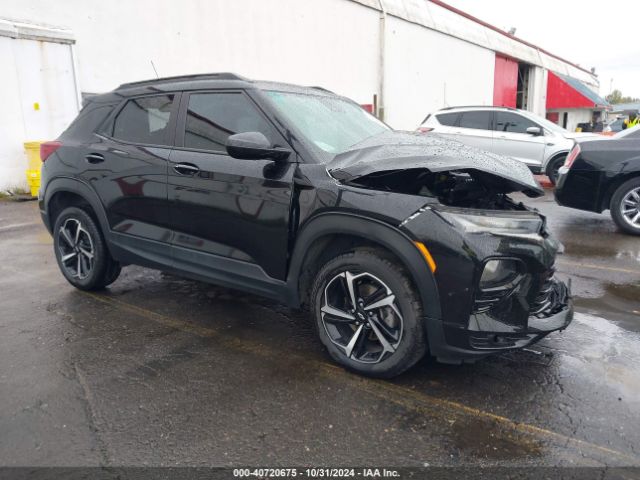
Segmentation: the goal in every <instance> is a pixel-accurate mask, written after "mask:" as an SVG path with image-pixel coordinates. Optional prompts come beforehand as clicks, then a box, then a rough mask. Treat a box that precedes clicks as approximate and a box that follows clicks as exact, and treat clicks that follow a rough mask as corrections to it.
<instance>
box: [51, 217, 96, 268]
mask: <svg viewBox="0 0 640 480" xmlns="http://www.w3.org/2000/svg"><path fill="white" fill-rule="evenodd" d="M58 252H59V254H60V263H61V264H62V266H63V268H64V269H65V270H66V271H67V273H68V274H69V275H70V276H71V277H75V278H78V279H80V280H84V279H85V278H87V277H88V276H89V275H91V271H92V270H93V265H94V257H95V252H94V248H93V240H92V239H91V235H90V234H89V232H88V231H87V230H86V229H85V228H84V227H83V226H82V224H81V223H80V221H79V220H77V219H75V218H68V219H67V220H66V221H65V222H64V224H62V226H61V227H60V230H58Z"/></svg>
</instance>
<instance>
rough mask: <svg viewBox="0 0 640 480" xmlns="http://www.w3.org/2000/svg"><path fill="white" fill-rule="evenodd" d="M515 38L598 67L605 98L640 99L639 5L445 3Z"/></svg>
mask: <svg viewBox="0 0 640 480" xmlns="http://www.w3.org/2000/svg"><path fill="white" fill-rule="evenodd" d="M444 2H445V3H448V4H449V5H451V6H453V7H456V8H458V9H460V10H463V11H465V12H467V13H469V14H471V15H473V16H475V17H477V18H479V19H481V20H484V21H485V22H488V23H490V24H492V25H494V26H496V27H499V28H502V29H504V30H509V29H510V28H516V34H515V35H516V37H519V38H521V39H523V40H527V41H528V42H531V43H534V44H536V45H538V46H539V47H541V48H543V49H545V50H547V51H549V52H551V53H553V54H555V55H558V56H560V57H563V58H565V59H566V60H569V61H570V62H572V63H577V64H579V65H580V66H581V67H584V68H586V69H587V70H588V69H590V68H591V67H595V68H596V74H597V75H598V79H599V80H600V93H601V94H602V95H603V96H604V95H607V94H608V93H610V92H611V90H612V87H613V89H618V90H621V91H622V93H623V95H625V96H632V97H638V98H640V1H639V0H626V1H611V0H610V1H608V2H603V1H602V0H535V1H532V2H527V1H524V0H444Z"/></svg>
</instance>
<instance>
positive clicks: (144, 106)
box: [113, 95, 173, 145]
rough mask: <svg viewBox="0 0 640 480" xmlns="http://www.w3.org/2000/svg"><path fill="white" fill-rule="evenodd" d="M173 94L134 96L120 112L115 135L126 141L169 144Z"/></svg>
mask: <svg viewBox="0 0 640 480" xmlns="http://www.w3.org/2000/svg"><path fill="white" fill-rule="evenodd" d="M172 108H173V95H154V96H149V97H140V98H133V99H131V100H129V101H128V102H127V103H126V104H125V106H124V107H123V108H122V110H120V112H118V115H116V118H115V120H114V122H113V137H114V138H116V139H118V140H122V141H125V142H131V143H142V144H147V145H168V144H169V142H168V135H167V134H168V125H169V119H170V117H171V110H172Z"/></svg>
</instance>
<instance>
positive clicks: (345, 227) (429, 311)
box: [287, 212, 441, 319]
mask: <svg viewBox="0 0 640 480" xmlns="http://www.w3.org/2000/svg"><path fill="white" fill-rule="evenodd" d="M332 245H334V246H338V248H337V249H336V250H334V251H335V252H336V254H337V253H338V252H339V250H340V248H339V247H340V246H345V247H347V248H348V247H349V246H353V245H356V246H372V247H378V248H383V249H385V250H386V251H388V252H389V254H390V255H392V256H393V257H395V259H397V260H398V261H399V262H400V263H401V264H402V266H403V267H404V268H405V269H406V270H407V272H408V273H409V275H410V276H411V279H412V280H413V283H414V285H415V286H416V288H417V290H418V294H419V295H420V299H421V301H422V305H423V311H424V314H425V316H426V317H429V318H432V319H440V318H441V312H440V301H439V296H438V289H437V285H436V282H435V278H434V276H433V274H432V272H431V271H430V270H429V267H428V265H427V263H426V262H425V260H424V258H423V257H422V255H421V254H420V252H419V251H418V249H417V248H416V247H415V246H414V245H413V242H412V241H411V239H410V238H409V237H408V236H407V235H405V234H404V233H402V232H401V231H400V230H398V229H396V228H394V227H392V226H390V225H388V224H386V223H383V222H381V221H378V220H374V219H371V218H368V217H363V216H360V215H356V214H349V213H337V212H334V213H326V214H320V215H318V216H316V217H314V218H313V219H312V220H309V221H308V222H307V223H306V224H305V225H304V226H303V228H302V229H301V231H300V233H299V234H298V235H297V239H296V244H295V247H294V250H293V253H292V255H291V261H290V264H289V272H288V276H287V284H288V287H289V290H290V291H291V292H292V295H293V297H294V298H293V299H292V303H293V304H295V305H302V304H304V303H305V301H306V294H307V292H306V290H308V287H309V286H310V285H309V282H311V281H312V275H313V273H315V272H313V268H308V267H310V266H313V265H314V264H317V263H318V262H317V261H318V260H329V259H330V258H333V255H332V256H330V257H329V258H325V257H323V254H324V255H326V254H327V252H331V246H332ZM343 251H344V250H343ZM316 271H317V270H316ZM310 277H311V278H310Z"/></svg>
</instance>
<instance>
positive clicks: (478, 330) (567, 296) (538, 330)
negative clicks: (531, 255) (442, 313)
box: [427, 281, 574, 364]
mask: <svg viewBox="0 0 640 480" xmlns="http://www.w3.org/2000/svg"><path fill="white" fill-rule="evenodd" d="M555 282H556V285H555V287H554V288H555V292H556V293H557V294H556V295H554V296H553V299H552V301H551V303H549V305H548V307H549V308H548V309H546V310H545V311H544V312H542V313H538V314H535V315H531V316H529V317H528V319H527V325H526V327H525V328H521V329H513V328H490V327H488V326H486V325H485V326H483V325H480V324H478V323H474V322H470V324H469V328H466V329H460V328H455V327H454V326H453V325H448V324H447V323H446V322H439V323H440V325H441V332H439V333H438V334H436V337H437V338H436V339H435V340H436V341H435V342H433V344H432V342H430V344H432V351H431V354H432V355H433V356H435V357H436V358H437V360H438V361H440V362H442V363H451V364H460V363H473V362H475V361H476V360H479V359H481V358H483V357H486V356H487V355H490V354H495V353H500V352H504V351H508V350H515V349H520V348H523V347H526V346H529V345H532V344H534V343H536V342H538V341H540V340H541V339H543V338H544V337H546V336H547V335H549V334H550V333H552V332H556V331H561V330H564V329H565V328H567V326H569V324H570V323H571V321H572V320H573V312H574V310H573V302H572V300H571V290H570V286H569V285H565V284H564V283H562V282H559V281H555ZM427 321H429V320H427ZM433 325H436V323H435V322H434V323H433ZM494 327H495V324H494ZM437 330H440V328H437Z"/></svg>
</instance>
